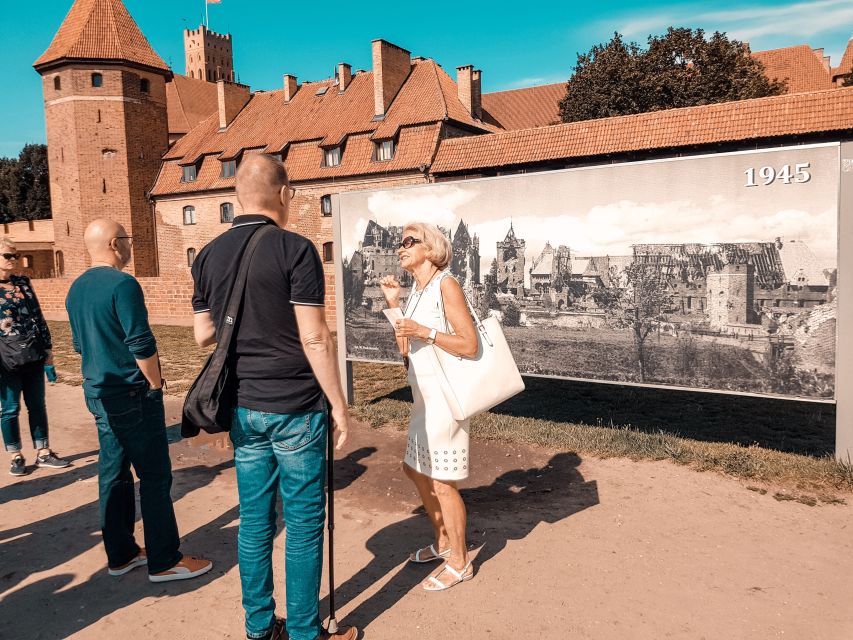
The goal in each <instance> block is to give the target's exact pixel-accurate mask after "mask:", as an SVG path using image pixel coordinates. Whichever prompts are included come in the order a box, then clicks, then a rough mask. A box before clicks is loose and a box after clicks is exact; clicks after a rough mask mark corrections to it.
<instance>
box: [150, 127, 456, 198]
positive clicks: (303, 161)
mask: <svg viewBox="0 0 853 640" xmlns="http://www.w3.org/2000/svg"><path fill="white" fill-rule="evenodd" d="M440 132H441V125H440V124H438V123H433V124H426V125H419V126H411V127H403V128H401V129H400V132H399V141H398V144H397V151H396V153H395V154H394V158H393V159H391V160H388V161H385V162H378V161H374V160H371V158H372V156H373V141H372V140H371V139H370V135H369V134H367V133H361V134H353V135H350V136H348V138H347V141H346V146H345V147H344V151H343V154H342V155H341V164H340V165H339V166H337V167H323V166H321V165H322V161H323V149H322V148H321V147H319V146H318V145H317V143H316V142H315V141H310V142H297V143H294V144H291V145H290V146H289V147H288V150H287V157H286V158H285V162H284V166H285V168H286V169H287V174H288V176H289V177H290V179H291V180H293V181H295V182H301V181H305V180H316V179H323V178H332V177H341V176H358V175H370V174H381V173H391V172H397V171H412V170H415V169H418V168H419V167H421V166H422V165H429V163H430V162H431V161H432V157H433V155H434V154H435V150H436V148H437V147H438V137H439V133H440ZM178 162H179V161H178V160H168V161H166V162H164V163H163V167H162V169H161V171H160V176H159V177H158V179H157V183H156V185H155V187H154V190H153V191H152V195H154V196H162V195H166V194H180V193H192V192H197V191H208V190H216V189H233V188H234V186H235V180H234V178H233V177H232V178H222V177H221V168H222V164H221V162H220V161H219V159H218V158H217V157H215V156H212V155H211V156H207V157H205V158H204V160H203V161H202V164H201V170H200V171H199V173H198V176H197V178H196V181H195V182H191V183H185V182H181V176H182V175H183V170H182V168H181V165H180V164H178Z"/></svg>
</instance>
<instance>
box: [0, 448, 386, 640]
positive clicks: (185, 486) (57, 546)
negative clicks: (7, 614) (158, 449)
mask: <svg viewBox="0 0 853 640" xmlns="http://www.w3.org/2000/svg"><path fill="white" fill-rule="evenodd" d="M375 451H376V449H375V448H373V447H363V448H361V449H358V450H356V451H353V452H351V453H350V454H349V455H347V456H345V457H344V458H342V459H340V460H338V461H337V462H336V466H335V471H336V477H335V487H336V489H338V490H339V489H343V488H345V487H347V486H349V485H350V484H351V483H352V482H353V481H355V480H356V479H357V478H359V477H360V476H361V475H362V474H363V473H364V472H365V470H366V469H367V467H366V466H365V465H363V464H361V462H360V461H361V460H363V459H364V458H366V457H368V456H370V455H372V454H373V453H374V452H375ZM233 465H234V462H233V460H226V461H223V462H221V463H219V464H217V465H215V466H212V467H207V466H204V465H197V466H193V467H188V468H184V469H178V470H176V471H175V472H174V478H175V481H174V486H173V489H172V496H173V499H174V500H176V501H177V500H178V499H180V498H182V497H183V496H185V495H187V494H189V493H191V492H192V491H194V490H195V489H197V488H199V487H202V486H205V485H207V484H210V483H211V482H213V481H214V480H215V479H216V477H217V476H219V475H220V474H221V473H222V472H223V471H224V470H225V469H228V468H230V467H232V466H233ZM234 497H235V499H236V489H235V494H234ZM278 511H279V514H280V513H281V506H280V503H279V506H278ZM239 516H240V508H239V505H237V506H234V507H232V508H230V509H228V510H227V511H225V512H224V513H223V514H221V515H220V516H218V517H217V518H215V519H214V520H213V521H212V522H210V523H208V524H206V525H204V526H202V527H200V528H198V529H196V530H194V531H192V532H190V533H188V534H186V535H184V536H182V539H181V548H182V550H184V551H185V552H188V553H193V554H198V555H201V556H204V557H206V558H209V559H210V560H212V561H213V563H214V567H213V571H211V572H210V574H208V575H207V576H204V577H202V578H199V579H196V580H188V581H186V582H174V583H168V584H164V585H156V586H155V585H152V584H150V583H149V582H148V579H147V574H146V572H145V571H144V570H141V569H140V570H137V571H134V572H132V573H130V574H128V575H127V576H123V577H121V578H115V577H112V576H109V575H108V574H107V572H106V569H104V570H102V571H98V572H96V573H95V574H94V575H92V577H91V578H89V579H88V580H87V581H86V582H84V583H81V584H79V585H76V586H74V587H71V588H68V585H69V583H71V581H72V580H73V579H74V573H73V566H71V565H70V563H71V562H72V561H73V559H74V558H75V557H77V556H78V555H80V554H81V553H84V552H86V551H88V550H89V549H91V548H92V547H94V546H98V545H100V544H101V537H100V534H99V531H98V522H99V516H98V503H97V501H95V502H91V503H89V504H86V505H83V506H81V507H78V508H77V509H74V510H72V511H71V512H66V513H63V514H58V515H56V516H51V517H49V518H45V519H44V520H41V521H39V522H36V523H33V524H29V525H24V526H21V527H17V528H15V529H10V530H7V531H2V532H0V551H2V555H3V558H4V563H3V568H4V570H6V568H7V567H9V566H10V565H11V564H12V563H11V562H9V561H11V560H12V559H13V558H15V559H17V562H15V563H14V565H15V568H14V570H12V571H11V572H8V573H6V574H5V575H0V593H2V592H6V594H7V595H5V597H3V599H2V604H3V608H4V610H6V611H16V612H19V614H20V615H16V622H15V623H14V630H15V633H16V635H18V636H19V637H21V638H28V639H33V640H35V639H37V638H67V637H69V636H71V635H73V634H74V633H76V632H77V631H80V630H81V629H85V628H86V627H88V626H90V625H92V624H94V623H96V622H98V621H99V620H101V619H102V618H104V617H105V616H109V615H110V614H111V613H113V612H115V611H117V610H119V609H122V608H123V607H125V606H128V605H130V604H133V603H135V602H137V601H139V600H140V599H141V598H144V597H162V596H175V595H179V594H182V593H186V592H189V591H193V590H195V589H198V588H199V587H200V586H201V585H203V584H207V583H209V582H211V581H213V580H216V579H217V578H219V577H221V576H223V575H224V574H226V573H227V572H228V571H230V570H231V569H232V568H233V567H234V566H235V565H236V564H237V527H236V526H234V524H235V521H237V520H238V519H239ZM75 521H77V522H79V524H78V525H75V524H73V522H75ZM277 522H278V523H279V527H278V529H279V530H278V532H277V533H276V535H278V534H279V533H281V531H283V527H282V521H281V518H280V516H279V517H278V518H277ZM178 526H179V528H180V521H179V522H178ZM138 542H140V544H141V543H142V541H141V540H139V541H138ZM6 559H8V560H9V561H7V560H6ZM62 565H66V567H67V569H66V571H67V572H66V573H62V574H60V575H54V576H50V577H48V578H44V579H42V580H39V581H38V582H35V583H33V584H29V585H27V586H25V587H23V588H20V589H18V590H17V591H14V592H13V593H8V591H9V590H10V589H11V588H13V587H14V586H15V585H16V584H19V583H20V582H21V581H22V580H24V579H25V578H26V577H27V576H29V575H32V574H34V573H37V572H40V571H47V570H50V569H53V568H55V567H59V566H62ZM23 567H26V569H24V568H23ZM66 567H63V568H66ZM277 579H278V580H282V579H283V576H281V575H279V576H277ZM234 597H235V598H237V599H238V600H239V593H237V594H234ZM33 611H38V612H39V614H38V615H25V614H24V612H33ZM282 613H283V612H282Z"/></svg>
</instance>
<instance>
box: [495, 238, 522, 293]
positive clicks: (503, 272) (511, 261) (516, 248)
mask: <svg viewBox="0 0 853 640" xmlns="http://www.w3.org/2000/svg"><path fill="white" fill-rule="evenodd" d="M496 244H497V263H498V282H497V285H498V288H499V289H500V290H502V291H503V292H505V293H512V294H515V295H517V296H519V297H521V296H523V295H524V248H525V247H524V245H525V242H524V240H519V239H518V238H516V237H515V230H514V229H513V228H512V223H510V225H509V231H508V232H507V234H506V237H505V238H504V239H503V241H502V242H498V243H496Z"/></svg>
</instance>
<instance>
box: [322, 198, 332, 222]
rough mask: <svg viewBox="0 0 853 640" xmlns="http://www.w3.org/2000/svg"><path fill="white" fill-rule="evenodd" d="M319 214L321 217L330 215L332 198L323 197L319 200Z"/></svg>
mask: <svg viewBox="0 0 853 640" xmlns="http://www.w3.org/2000/svg"><path fill="white" fill-rule="evenodd" d="M320 212H321V213H322V214H323V217H328V216H330V215H332V196H323V197H322V198H320Z"/></svg>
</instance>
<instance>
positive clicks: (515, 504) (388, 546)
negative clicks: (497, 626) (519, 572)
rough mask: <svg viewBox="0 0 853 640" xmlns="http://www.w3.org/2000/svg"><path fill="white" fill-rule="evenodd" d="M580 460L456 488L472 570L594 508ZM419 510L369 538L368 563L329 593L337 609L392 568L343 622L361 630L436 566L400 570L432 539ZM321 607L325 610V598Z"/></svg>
mask: <svg viewBox="0 0 853 640" xmlns="http://www.w3.org/2000/svg"><path fill="white" fill-rule="evenodd" d="M580 462H581V459H580V457H579V456H578V455H577V454H574V453H559V454H557V455H555V456H554V457H553V458H551V460H550V461H549V462H548V463H547V464H546V465H545V466H543V467H541V468H532V469H518V470H513V471H508V472H506V473H504V474H503V475H501V476H500V477H498V478H497V479H495V481H494V482H493V483H492V484H490V485H487V486H481V487H474V488H470V489H462V497H463V499H464V500H465V504H466V506H467V508H468V539H469V546H472V547H474V548H477V547H480V550H479V552H478V553H477V554H476V557H475V559H474V566H475V569H476V570H477V571H480V570H482V567H483V565H484V564H486V563H487V562H488V561H489V560H490V559H492V558H493V557H495V556H496V555H497V554H499V553H500V552H501V551H502V550H503V549H504V548H505V547H506V545H507V542H508V541H509V540H521V539H523V538H525V537H527V535H528V534H530V532H531V531H533V529H534V528H535V527H536V526H537V525H538V524H540V523H549V524H553V523H556V522H559V521H561V520H563V519H565V518H568V517H569V516H571V515H573V514H575V513H578V512H580V511H583V510H584V509H587V508H588V507H592V506H595V505H597V504H598V487H597V484H596V482H595V481H585V480H584V478H583V476H582V475H581V473H580V472H579V471H578V469H577V467H578V465H579V464H580ZM412 490H413V491H414V488H413V489H412ZM419 512H420V513H419V515H416V516H414V517H410V518H406V519H405V520H402V521H400V522H396V523H394V524H392V525H389V526H387V527H385V528H384V529H382V530H381V531H379V532H377V533H376V534H374V535H373V536H371V537H370V539H368V541H367V548H368V549H369V550H370V551H371V552H373V554H374V557H373V559H372V560H371V561H370V563H369V564H368V565H367V566H365V567H364V568H362V569H361V570H360V571H358V573H356V574H355V575H353V576H352V577H351V578H350V579H349V580H347V581H346V582H344V583H343V584H341V585H340V586H339V587H338V588H337V589H336V590H335V598H336V602H335V604H336V606H337V607H343V606H344V605H346V604H347V603H348V602H351V601H352V600H354V599H356V598H357V597H358V596H359V595H360V594H361V593H363V592H364V591H366V590H368V589H369V588H370V587H371V586H372V585H374V584H375V583H377V582H379V581H380V580H382V579H384V578H385V577H386V576H387V575H388V574H389V573H392V572H393V571H394V570H395V569H398V570H397V572H396V573H395V574H394V575H393V577H392V578H391V579H390V580H388V582H387V583H386V584H384V585H383V586H382V588H381V589H380V590H379V591H377V592H376V593H375V594H373V595H372V596H370V597H369V598H367V599H366V600H365V601H364V602H361V603H360V604H359V605H358V606H357V607H356V608H355V609H354V610H353V611H351V612H350V613H348V614H347V616H346V623H347V624H354V625H356V626H358V627H359V628H361V629H364V628H366V627H367V626H368V625H369V624H371V623H372V622H373V621H374V620H376V618H377V617H378V616H380V615H381V614H382V613H383V612H384V611H386V610H388V609H390V608H391V607H392V606H394V604H396V603H397V602H398V601H399V600H400V599H401V598H403V597H404V596H405V595H406V593H408V592H409V591H410V590H411V589H412V588H413V587H417V586H418V585H419V584H420V583H421V582H422V581H423V580H424V579H426V577H427V576H428V575H429V574H430V573H431V572H432V571H434V570H435V569H436V568H437V567H438V566H439V565H438V563H429V564H413V563H409V562H407V563H405V564H404V565H403V566H402V567H400V563H401V562H403V561H404V560H405V559H406V558H407V557H408V555H409V553H411V552H412V551H414V550H415V547H419V546H425V545H426V544H429V542H431V541H432V540H431V536H432V528H431V526H430V524H429V522H428V521H427V519H426V515H425V514H423V509H422V508H421V509H419ZM416 513H417V512H416ZM322 606H323V607H324V609H326V610H327V609H328V602H327V599H326V600H324V603H323V605H322Z"/></svg>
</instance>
